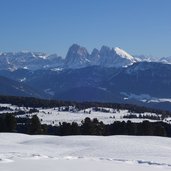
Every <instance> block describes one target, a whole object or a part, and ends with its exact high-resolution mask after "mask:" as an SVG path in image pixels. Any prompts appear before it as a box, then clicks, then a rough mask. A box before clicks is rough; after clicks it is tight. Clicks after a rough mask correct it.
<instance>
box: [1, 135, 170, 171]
mask: <svg viewBox="0 0 171 171" xmlns="http://www.w3.org/2000/svg"><path fill="white" fill-rule="evenodd" d="M0 140H1V141H0V170H2V171H18V170H25V171H29V170H31V169H32V170H37V169H39V170H41V171H48V170H60V171H64V170H70V171H73V170H82V171H86V170H93V171H94V170H98V171H102V170H107V171H112V170H119V171H130V170H131V171H136V170H140V171H154V170H155V171H156V170H157V171H160V170H170V169H171V146H170V144H171V139H170V138H161V137H150V136H149V137H134V136H108V137H99V136H68V137H58V136H56V137H54V136H29V135H22V134H8V133H1V134H0Z"/></svg>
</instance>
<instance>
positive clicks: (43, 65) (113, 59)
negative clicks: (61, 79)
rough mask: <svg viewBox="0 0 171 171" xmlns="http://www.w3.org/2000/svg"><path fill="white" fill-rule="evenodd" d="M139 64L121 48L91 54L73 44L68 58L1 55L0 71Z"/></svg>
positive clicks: (23, 53) (28, 54)
mask: <svg viewBox="0 0 171 171" xmlns="http://www.w3.org/2000/svg"><path fill="white" fill-rule="evenodd" d="M135 62H138V60H137V59H136V58H134V57H133V56H132V55H130V54H128V53H127V52H126V51H124V50H122V49H121V48H118V47H116V48H110V47H108V46H102V47H101V49H100V50H98V49H94V50H93V51H92V53H91V54H89V52H88V51H87V49H86V48H84V47H82V46H80V45H78V44H73V45H72V46H71V47H70V48H69V50H68V53H67V55H66V58H65V59H63V58H62V57H60V56H58V55H57V54H52V55H48V54H46V53H41V52H28V51H23V52H16V53H11V52H10V53H1V54H0V69H1V70H2V69H9V70H16V69H19V68H24V69H25V68H27V69H29V70H39V69H53V68H58V67H60V68H72V69H75V68H83V67H87V66H93V65H95V66H101V67H116V68H119V67H126V66H128V65H132V64H133V63H135Z"/></svg>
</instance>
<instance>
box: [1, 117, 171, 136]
mask: <svg viewBox="0 0 171 171" xmlns="http://www.w3.org/2000/svg"><path fill="white" fill-rule="evenodd" d="M0 132H17V133H26V134H31V135H35V134H44V135H59V136H66V135H101V136H109V135H143V136H146V135H149V136H167V137H171V125H169V124H167V123H163V122H149V121H143V122H141V123H132V122H131V121H127V122H125V121H122V122H119V121H115V122H113V123H112V124H104V123H103V122H102V121H98V119H96V118H94V119H90V118H88V117H87V118H85V119H84V120H83V121H82V122H81V124H78V123H76V122H72V123H67V122H63V123H59V125H58V126H52V125H45V124H43V125H42V124H41V122H40V120H39V118H38V117H37V115H33V117H32V118H15V116H14V115H12V114H6V115H1V116H0Z"/></svg>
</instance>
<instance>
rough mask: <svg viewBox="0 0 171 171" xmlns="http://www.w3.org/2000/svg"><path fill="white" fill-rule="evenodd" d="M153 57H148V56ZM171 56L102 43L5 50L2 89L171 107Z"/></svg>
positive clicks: (1, 59) (1, 65) (0, 56)
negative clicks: (61, 51) (50, 50)
mask: <svg viewBox="0 0 171 171" xmlns="http://www.w3.org/2000/svg"><path fill="white" fill-rule="evenodd" d="M147 59H148V60H147ZM170 63H171V58H169V57H168V58H161V59H155V60H153V59H152V58H146V57H143V56H141V57H140V56H139V57H138V56H136V57H135V56H132V55H130V54H129V53H127V52H126V51H124V50H122V49H121V48H118V47H116V48H109V47H107V46H102V48H101V49H100V50H98V49H94V50H93V51H92V52H91V53H89V52H88V51H87V50H86V48H84V47H81V46H79V45H77V44H73V45H72V46H71V47H70V48H69V50H68V52H67V55H66V57H65V58H62V57H60V56H58V55H56V54H53V55H47V54H45V53H32V52H18V53H1V54H0V82H1V86H0V94H2V95H15V96H16V95H17V96H34V97H39V98H49V99H61V100H74V101H100V102H118V103H134V104H140V105H144V106H148V107H154V108H161V109H167V110H171V91H170V90H171V65H170Z"/></svg>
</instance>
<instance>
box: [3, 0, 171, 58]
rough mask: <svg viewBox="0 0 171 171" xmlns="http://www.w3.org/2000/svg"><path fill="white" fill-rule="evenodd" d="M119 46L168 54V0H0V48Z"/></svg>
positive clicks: (62, 52)
mask: <svg viewBox="0 0 171 171" xmlns="http://www.w3.org/2000/svg"><path fill="white" fill-rule="evenodd" d="M73 43H78V44H80V45H82V46H85V47H86V48H87V49H88V50H89V51H91V50H92V49H93V48H94V47H95V48H100V47H101V46H102V45H107V46H110V47H115V46H119V47H121V48H123V49H125V50H126V51H128V52H129V53H131V54H144V55H152V56H157V57H163V56H171V47H170V46H171V0H0V51H3V52H4V51H21V50H30V51H42V52H47V53H58V54H59V55H62V56H65V54H66V52H67V50H68V48H69V46H71V45H72V44H73Z"/></svg>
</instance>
